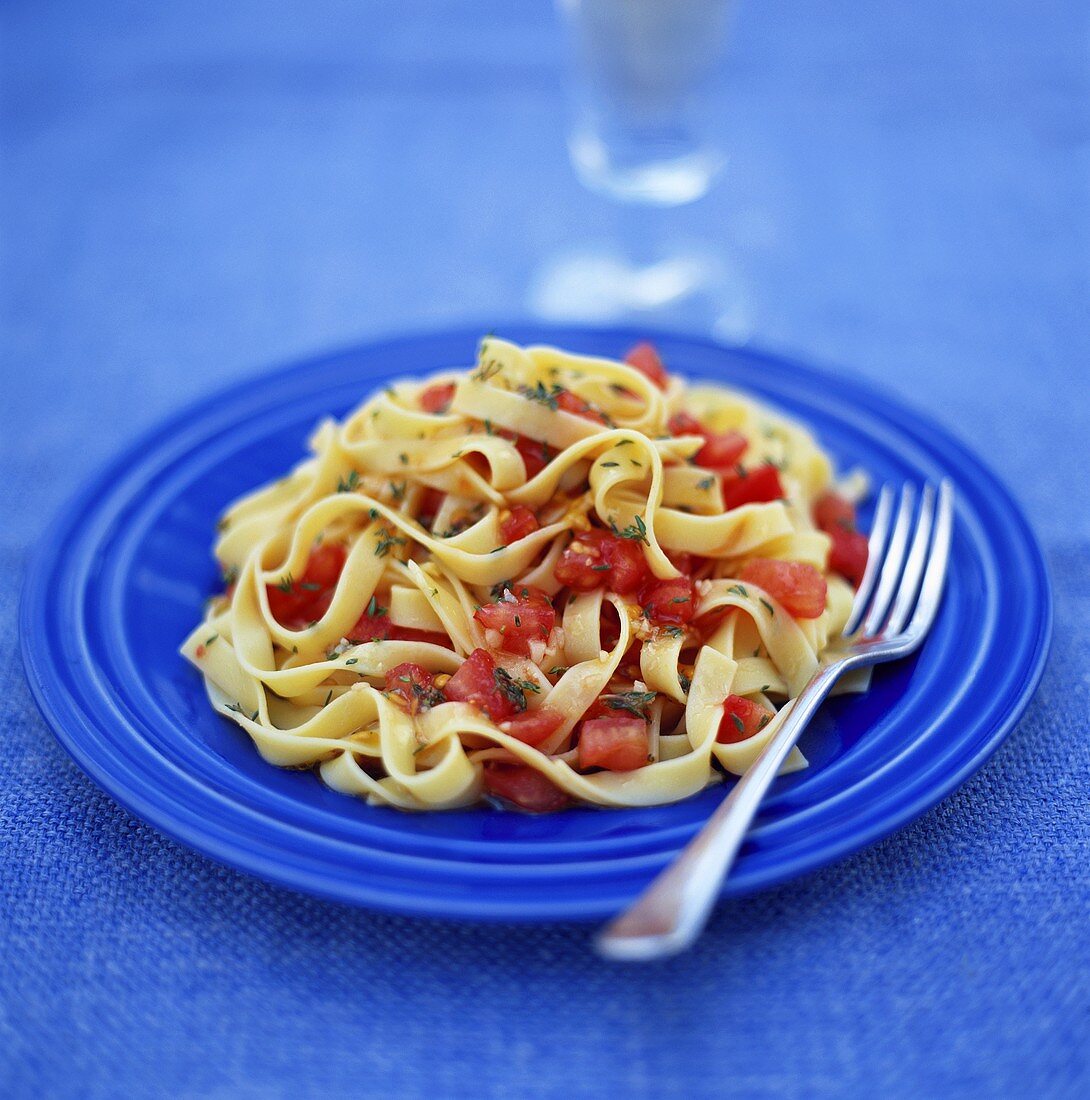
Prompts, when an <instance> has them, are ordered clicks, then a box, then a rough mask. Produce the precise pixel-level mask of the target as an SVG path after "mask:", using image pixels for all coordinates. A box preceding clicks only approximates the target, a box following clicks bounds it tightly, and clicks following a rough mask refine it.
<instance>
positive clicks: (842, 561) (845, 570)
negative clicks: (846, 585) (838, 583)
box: [828, 527, 870, 588]
mask: <svg viewBox="0 0 1090 1100" xmlns="http://www.w3.org/2000/svg"><path fill="white" fill-rule="evenodd" d="M828 534H829V537H830V538H831V539H832V540H833V545H832V547H831V548H830V549H829V568H830V569H832V570H834V571H835V572H837V573H839V574H840V575H841V576H842V577H844V579H845V580H847V581H849V582H850V583H851V584H852V585H853V586H854V587H855V588H858V587H859V585H860V584H861V583H862V582H863V573H864V572H865V571H866V568H867V556H868V554H869V553H870V547H869V546H868V545H867V536H866V535H863V534H860V532H858V531H847V530H845V529H844V528H843V527H834V528H833V529H832V530H831V531H829V532H828Z"/></svg>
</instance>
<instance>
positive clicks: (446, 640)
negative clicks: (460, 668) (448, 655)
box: [388, 623, 454, 649]
mask: <svg viewBox="0 0 1090 1100" xmlns="http://www.w3.org/2000/svg"><path fill="white" fill-rule="evenodd" d="M388 637H389V639H390V641H391V642H426V643H427V644H428V645H441V646H442V647H443V648H444V649H453V648H454V643H453V642H452V641H451V640H450V635H449V634H445V633H442V632H441V631H437V630H416V629H415V628H414V627H411V626H395V625H394V624H393V623H391V624H390V633H389V635H388Z"/></svg>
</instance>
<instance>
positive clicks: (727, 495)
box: [723, 466, 783, 512]
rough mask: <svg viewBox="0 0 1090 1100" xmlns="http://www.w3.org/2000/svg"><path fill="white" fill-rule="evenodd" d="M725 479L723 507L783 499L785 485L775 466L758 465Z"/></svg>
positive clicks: (736, 506)
mask: <svg viewBox="0 0 1090 1100" xmlns="http://www.w3.org/2000/svg"><path fill="white" fill-rule="evenodd" d="M738 469H739V471H740V472H739V473H737V474H736V475H735V476H734V477H725V478H724V479H723V507H724V508H726V509H727V511H728V512H729V511H730V509H731V508H740V507H741V506H742V505H743V504H764V503H766V502H768V501H770V500H782V499H783V485H782V484H781V482H780V474H779V471H778V470H777V469H776V467H775V466H758V467H757V469H755V470H745V471H742V470H741V467H739V468H738Z"/></svg>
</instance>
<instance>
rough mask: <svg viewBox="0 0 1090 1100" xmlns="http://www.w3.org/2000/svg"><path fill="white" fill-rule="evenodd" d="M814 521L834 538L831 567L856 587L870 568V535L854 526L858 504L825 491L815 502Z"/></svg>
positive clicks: (830, 553) (830, 559) (830, 552)
mask: <svg viewBox="0 0 1090 1100" xmlns="http://www.w3.org/2000/svg"><path fill="white" fill-rule="evenodd" d="M814 523H815V524H817V526H818V527H820V528H821V530H823V531H824V532H825V533H826V534H827V535H828V536H829V537H830V538H831V539H832V540H833V545H832V546H831V547H830V549H829V568H830V569H832V570H834V571H835V572H837V573H839V574H840V575H841V576H842V577H845V578H846V579H847V580H848V581H850V582H851V583H852V584H853V585H854V586H855V587H856V588H858V587H859V585H860V583H861V582H862V580H863V573H864V571H865V570H866V568H867V555H868V553H869V548H868V546H867V538H866V536H865V535H861V534H860V533H859V532H858V531H857V530H856V529H855V505H853V504H852V503H851V501H848V500H845V499H844V498H843V497H842V496H839V495H838V494H836V493H826V494H825V495H824V496H822V497H820V498H819V499H818V501H817V503H816V504H815V505H814Z"/></svg>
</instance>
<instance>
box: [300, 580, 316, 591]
mask: <svg viewBox="0 0 1090 1100" xmlns="http://www.w3.org/2000/svg"><path fill="white" fill-rule="evenodd" d="M299 587H300V588H301V589H302V590H303V591H304V592H321V590H322V586H321V585H320V584H315V583H314V582H313V581H301V582H300V584H299Z"/></svg>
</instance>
